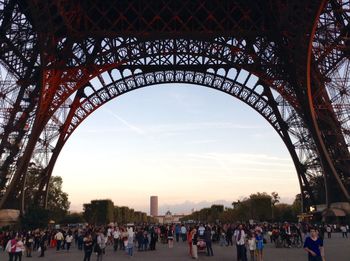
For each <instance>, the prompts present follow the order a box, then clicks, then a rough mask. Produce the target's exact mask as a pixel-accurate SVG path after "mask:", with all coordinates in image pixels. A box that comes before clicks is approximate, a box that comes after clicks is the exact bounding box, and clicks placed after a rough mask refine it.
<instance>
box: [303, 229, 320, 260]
mask: <svg viewBox="0 0 350 261" xmlns="http://www.w3.org/2000/svg"><path fill="white" fill-rule="evenodd" d="M304 249H305V251H306V252H307V253H308V257H309V261H322V260H324V248H323V240H322V239H321V238H320V237H319V236H318V233H317V231H316V229H315V228H311V229H310V236H309V237H307V238H306V239H305V242H304Z"/></svg>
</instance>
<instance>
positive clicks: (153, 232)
mask: <svg viewBox="0 0 350 261" xmlns="http://www.w3.org/2000/svg"><path fill="white" fill-rule="evenodd" d="M156 230H157V229H156V228H154V227H152V228H151V232H150V234H151V242H150V244H149V249H150V250H156V244H157V240H158V234H157V232H156Z"/></svg>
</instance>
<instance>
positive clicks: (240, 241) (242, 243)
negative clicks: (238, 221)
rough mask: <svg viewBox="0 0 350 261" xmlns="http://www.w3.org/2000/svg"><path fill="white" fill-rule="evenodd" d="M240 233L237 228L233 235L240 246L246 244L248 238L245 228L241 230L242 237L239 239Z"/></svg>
mask: <svg viewBox="0 0 350 261" xmlns="http://www.w3.org/2000/svg"><path fill="white" fill-rule="evenodd" d="M238 235H239V229H236V230H235V233H234V235H233V236H234V237H235V241H236V244H237V245H240V246H241V245H244V244H245V238H246V234H245V232H244V230H243V229H242V230H241V238H240V240H238Z"/></svg>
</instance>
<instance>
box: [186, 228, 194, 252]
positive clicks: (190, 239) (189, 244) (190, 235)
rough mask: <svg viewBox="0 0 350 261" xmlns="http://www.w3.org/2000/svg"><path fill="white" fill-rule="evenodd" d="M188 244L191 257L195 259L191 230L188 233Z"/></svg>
mask: <svg viewBox="0 0 350 261" xmlns="http://www.w3.org/2000/svg"><path fill="white" fill-rule="evenodd" d="M187 243H188V246H189V252H188V254H189V256H190V257H193V255H192V230H191V229H189V230H188V232H187Z"/></svg>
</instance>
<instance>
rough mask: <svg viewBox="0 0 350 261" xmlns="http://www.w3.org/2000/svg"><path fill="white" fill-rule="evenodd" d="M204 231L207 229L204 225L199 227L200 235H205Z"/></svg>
mask: <svg viewBox="0 0 350 261" xmlns="http://www.w3.org/2000/svg"><path fill="white" fill-rule="evenodd" d="M204 231H205V228H204V227H199V228H198V234H199V235H200V236H203V235H204Z"/></svg>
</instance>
